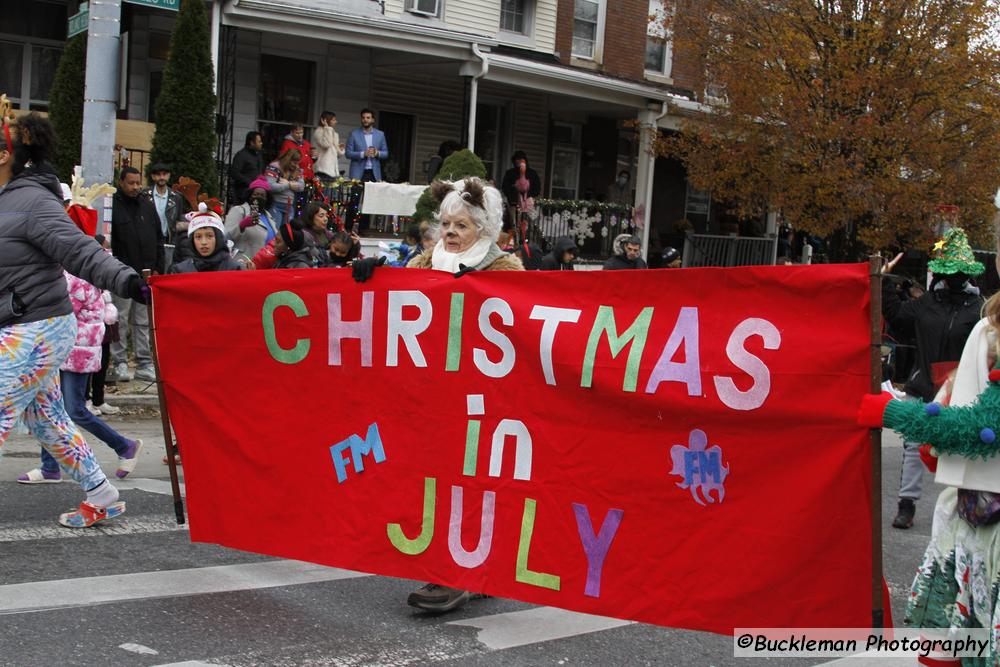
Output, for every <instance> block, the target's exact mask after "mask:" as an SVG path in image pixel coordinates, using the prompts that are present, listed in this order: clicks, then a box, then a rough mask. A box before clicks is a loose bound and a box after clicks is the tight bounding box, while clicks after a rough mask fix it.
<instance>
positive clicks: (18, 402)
mask: <svg viewBox="0 0 1000 667" xmlns="http://www.w3.org/2000/svg"><path fill="white" fill-rule="evenodd" d="M54 152H55V133H54V132H53V130H52V124H51V123H50V122H49V121H48V120H46V119H45V118H42V117H41V116H39V115H38V114H35V113H31V114H28V115H27V116H22V117H21V118H20V119H18V120H17V124H16V125H10V124H8V122H7V120H6V119H4V123H3V132H2V133H0V188H2V191H0V453H2V451H3V446H4V443H5V441H6V440H7V438H8V437H9V436H10V434H11V432H12V431H13V429H14V424H15V423H16V422H17V421H18V419H19V418H20V416H21V415H22V414H23V415H24V422H25V424H26V425H27V426H28V428H29V429H30V430H31V432H32V433H33V434H34V435H35V437H36V438H38V439H39V440H40V441H41V443H42V446H43V447H44V448H45V450H46V451H47V452H48V453H49V454H50V455H52V458H54V459H55V461H56V462H57V463H58V464H59V467H60V468H61V469H62V471H63V472H65V473H66V474H68V475H69V476H70V477H71V478H72V479H73V481H75V482H76V483H77V484H79V485H80V487H81V488H82V489H83V491H84V492H85V493H86V494H87V497H86V500H85V501H84V502H82V503H80V507H79V509H77V510H75V511H73V512H68V513H66V514H63V515H61V516H60V517H59V523H61V524H62V525H64V526H67V527H70V528H83V527H86V526H92V525H93V524H95V523H97V522H99V521H103V520H105V519H108V518H111V517H113V516H117V515H119V514H121V513H122V512H124V511H125V503H124V502H119V501H118V489H116V488H115V487H114V486H112V485H111V483H110V482H109V481H108V479H107V477H106V476H105V475H104V472H103V471H102V470H101V466H100V464H99V463H98V462H97V459H96V458H95V457H94V452H93V451H91V449H90V446H89V445H87V441H86V440H84V439H83V436H82V435H81V434H80V430H79V428H77V426H76V425H75V424H74V423H73V422H72V420H70V418H69V415H67V414H66V408H65V407H64V404H63V396H62V392H61V390H60V386H59V367H60V366H62V364H63V362H64V361H66V358H67V357H68V356H69V354H70V351H71V350H72V349H73V345H74V343H75V342H76V333H77V324H76V318H75V317H74V316H73V305H72V304H71V303H70V300H69V295H68V292H67V289H66V279H65V278H64V277H63V267H65V268H66V270H67V271H69V272H70V273H72V274H73V275H75V276H79V277H80V278H82V279H84V280H86V281H87V282H88V283H91V284H92V285H95V286H97V287H98V288H100V289H107V290H111V291H112V292H114V293H115V294H117V295H119V296H122V297H130V298H132V299H135V300H137V301H141V302H143V303H144V302H145V300H146V293H147V292H146V291H145V288H144V285H143V284H142V278H140V277H139V275H138V274H136V272H135V271H134V270H132V269H131V268H129V267H128V266H125V265H124V264H122V263H121V262H119V261H118V260H117V259H115V258H114V257H112V256H111V255H109V254H108V253H106V252H104V249H103V248H101V246H100V245H99V244H98V243H97V242H96V241H95V240H94V239H93V238H91V237H89V236H87V235H86V234H84V233H83V232H82V231H80V230H79V229H78V228H77V227H76V225H74V224H73V223H71V222H70V220H69V218H68V217H67V215H66V211H65V210H64V209H63V205H62V191H61V189H60V187H59V179H58V178H56V175H55V171H54V170H53V169H52V166H51V165H50V163H49V160H50V159H51V157H52V155H53V154H54ZM80 391H81V397H82V389H81V390H80ZM81 400H82V398H81Z"/></svg>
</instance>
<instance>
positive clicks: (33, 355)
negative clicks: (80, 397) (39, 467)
mask: <svg viewBox="0 0 1000 667" xmlns="http://www.w3.org/2000/svg"><path fill="white" fill-rule="evenodd" d="M75 341H76V318H74V317H73V316H72V315H63V316H61V317H52V318H49V319H47V320H39V321H37V322H29V323H27V324H13V325H11V326H7V327H3V328H0V456H3V449H4V444H5V443H6V442H7V438H8V437H10V435H11V433H12V432H13V430H14V424H16V423H17V421H18V417H19V416H20V415H21V414H22V413H23V414H24V423H25V425H26V426H27V427H28V430H29V431H31V433H32V434H33V435H34V436H35V437H36V438H38V440H39V441H40V442H41V443H42V446H43V447H45V449H46V450H47V451H48V452H49V454H51V455H52V457H53V458H54V459H55V460H56V462H57V463H59V467H60V468H62V470H63V472H65V473H66V474H67V475H69V476H70V477H71V478H72V479H73V480H74V481H75V482H77V483H78V484H79V485H80V486H81V487H83V490H84V491H89V490H90V489H93V488H94V487H96V486H98V485H99V484H101V482H103V481H104V480H105V479H106V477H105V476H104V472H103V471H102V470H101V466H100V464H99V463H98V462H97V459H96V458H95V457H94V452H93V451H91V449H90V446H89V445H88V444H87V441H86V440H84V439H83V436H82V435H81V434H80V430H79V429H78V428H77V427H76V424H74V423H73V422H72V420H71V419H70V418H69V415H67V414H66V408H65V407H63V397H62V392H61V391H60V389H59V367H60V366H61V365H62V363H63V362H64V361H65V360H66V357H68V356H69V353H70V350H72V349H73V343H74V342H75Z"/></svg>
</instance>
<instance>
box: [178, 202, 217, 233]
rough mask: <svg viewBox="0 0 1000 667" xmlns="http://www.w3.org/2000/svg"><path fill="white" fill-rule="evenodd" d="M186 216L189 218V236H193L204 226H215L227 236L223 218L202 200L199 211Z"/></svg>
mask: <svg viewBox="0 0 1000 667" xmlns="http://www.w3.org/2000/svg"><path fill="white" fill-rule="evenodd" d="M184 217H185V218H187V219H188V236H192V235H193V234H194V233H195V232H196V231H198V230H199V229H201V228H202V227H215V228H216V229H218V230H219V231H220V232H222V234H223V238H225V234H226V228H225V227H224V226H223V225H222V218H221V217H220V216H219V214H218V213H215V212H214V211H210V210H208V206H207V205H206V204H205V202H200V203H199V204H198V210H197V211H192V212H191V213H188V214H187V215H185V216H184Z"/></svg>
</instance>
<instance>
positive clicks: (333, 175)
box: [312, 111, 347, 182]
mask: <svg viewBox="0 0 1000 667" xmlns="http://www.w3.org/2000/svg"><path fill="white" fill-rule="evenodd" d="M336 128H337V114H335V113H333V112H332V111H324V112H323V113H321V114H320V116H319V125H318V126H317V127H316V129H315V130H313V135H312V143H313V149H314V150H315V151H316V163H315V164H314V165H313V171H314V173H315V174H316V176H317V178H319V180H320V181H324V182H329V181H335V180H337V179H338V178H339V177H340V156H341V155H343V154H344V153H345V150H346V148H347V147H346V145H345V144H342V143H341V142H340V135H339V134H338V133H337V129H336Z"/></svg>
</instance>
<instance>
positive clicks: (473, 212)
mask: <svg viewBox="0 0 1000 667" xmlns="http://www.w3.org/2000/svg"><path fill="white" fill-rule="evenodd" d="M431 194H433V195H434V198H435V199H436V200H438V201H439V202H440V208H439V211H438V214H437V221H438V227H439V230H440V239H439V240H438V242H437V243H436V244H435V245H434V247H433V248H431V249H430V250H425V251H424V252H423V253H421V254H420V255H417V256H416V257H414V258H413V259H412V260H410V263H409V264H407V267H409V268H415V269H437V270H438V271H447V272H448V273H452V274H455V275H456V276H462V275H464V274H466V273H468V272H469V271H523V270H524V265H522V264H521V260H519V259H518V258H517V257H516V256H514V255H510V254H508V253H506V252H504V251H503V250H501V249H500V247H499V246H498V245H497V238H499V236H500V227H501V223H502V220H503V197H502V196H501V194H500V191H499V190H497V189H496V188H494V187H493V186H491V185H488V184H486V182H484V181H483V180H481V179H479V178H466V179H464V180H461V181H455V182H451V181H434V183H432V184H431ZM384 261H385V259H384V258H379V260H376V259H375V258H367V259H362V260H358V261H356V262H354V264H353V267H352V268H353V270H354V279H355V280H357V281H359V282H363V281H364V280H367V279H368V278H369V277H370V276H371V274H372V272H373V271H374V267H375V266H377V265H378V264H380V263H381V262H384ZM472 597H473V594H472V593H470V592H469V591H463V590H461V589H458V588H450V587H448V586H441V585H439V584H434V583H430V584H426V585H424V586H422V587H420V588H419V589H417V590H416V591H414V592H412V593H410V596H409V597H408V598H407V600H406V602H407V604H409V605H410V606H413V607H417V608H419V609H423V610H424V611H429V612H434V613H438V614H441V613H444V612H447V611H451V610H453V609H457V608H459V607H461V606H462V605H464V604H465V603H466V602H468V601H469V599H470V598H472Z"/></svg>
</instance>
